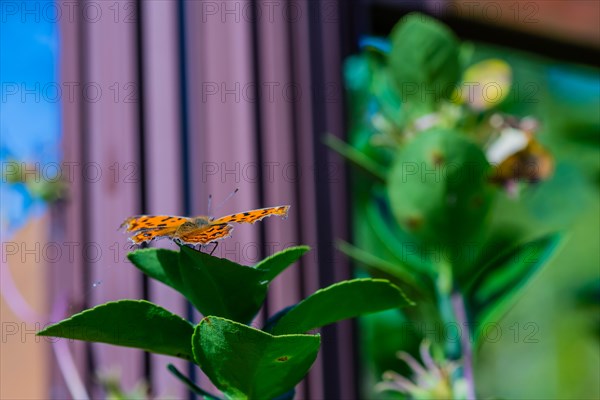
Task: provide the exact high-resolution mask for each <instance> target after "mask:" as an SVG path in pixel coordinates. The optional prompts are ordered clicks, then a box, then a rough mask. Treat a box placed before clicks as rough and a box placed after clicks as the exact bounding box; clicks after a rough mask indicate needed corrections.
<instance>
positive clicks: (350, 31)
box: [334, 1, 367, 398]
mask: <svg viewBox="0 0 600 400" xmlns="http://www.w3.org/2000/svg"><path fill="white" fill-rule="evenodd" d="M338 4H339V7H340V18H339V20H340V25H339V28H340V33H339V35H340V36H339V37H340V46H341V49H342V52H341V57H342V63H341V67H342V68H341V71H340V72H341V75H342V76H341V82H342V85H344V84H345V76H344V60H345V59H346V58H347V57H348V56H350V55H351V54H353V53H355V52H356V51H357V49H358V38H359V32H360V31H361V29H363V24H364V23H365V22H364V21H361V19H362V17H361V16H362V15H367V7H366V6H365V4H364V3H363V2H360V1H359V2H347V1H340V2H339V3H338ZM341 99H342V116H341V119H342V127H343V132H344V133H345V137H344V139H345V140H346V141H347V139H348V131H349V124H348V121H349V115H348V114H349V113H348V110H349V107H348V105H349V104H348V99H347V98H346V91H345V90H342V93H341ZM351 174H352V170H351V168H350V165H349V164H348V162H346V161H344V176H345V177H346V182H345V184H344V189H345V194H346V196H345V199H346V209H345V211H346V212H345V215H344V217H345V218H346V221H347V224H346V232H344V234H345V237H346V238H350V239H351V240H353V237H352V210H353V209H354V207H353V201H352V196H351V191H350V185H351V182H352V179H351V177H352V175H351ZM334 251H337V250H334ZM348 263H349V268H350V274H351V276H350V278H353V276H352V274H353V273H354V270H353V268H352V263H351V262H350V261H348ZM349 323H350V325H351V341H352V342H351V348H352V350H353V351H352V366H353V368H352V376H351V383H350V385H351V386H352V391H353V392H354V393H355V394H356V398H360V394H361V393H362V391H361V390H360V389H361V388H360V385H361V382H362V379H361V378H360V377H361V376H362V375H361V367H360V366H361V365H362V363H361V357H360V352H359V350H358V349H359V346H360V337H359V331H358V319H352V320H350V321H349Z"/></svg>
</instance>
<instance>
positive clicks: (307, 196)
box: [289, 0, 324, 399]
mask: <svg viewBox="0 0 600 400" xmlns="http://www.w3.org/2000/svg"><path fill="white" fill-rule="evenodd" d="M290 4H294V8H295V9H296V10H297V14H295V15H296V17H295V18H293V19H290V21H289V23H290V31H291V32H290V39H291V41H290V46H291V48H292V49H294V51H293V56H292V59H291V63H292V80H293V82H294V83H295V84H296V85H297V86H298V87H299V88H300V89H301V90H302V91H303V95H302V96H300V97H299V99H298V100H297V101H296V102H295V103H294V106H295V107H294V113H295V115H296V121H295V133H296V143H295V145H296V148H297V163H298V169H299V170H301V171H303V172H306V171H311V168H312V167H314V165H315V164H314V161H315V156H314V142H313V140H314V135H313V126H312V121H313V118H314V116H313V110H312V107H311V104H312V103H311V102H312V97H311V94H310V93H311V88H312V87H313V86H312V83H313V82H312V74H311V67H310V65H311V43H310V35H309V32H310V14H309V12H310V11H309V0H300V1H294V2H293V3H290ZM313 171H314V169H313ZM304 176H305V177H304V178H303V179H302V181H301V182H302V183H301V185H300V188H299V196H298V201H299V204H298V212H299V214H300V215H302V216H306V218H304V219H303V222H302V229H301V234H300V242H301V243H305V244H309V245H310V246H311V247H312V248H313V251H312V254H311V255H310V257H305V259H304V260H302V263H301V265H302V275H303V281H304V293H303V297H306V296H307V295H309V294H311V293H313V292H315V291H316V290H317V289H319V287H320V284H319V262H318V261H319V260H318V257H317V220H316V215H317V204H316V196H317V193H316V191H315V181H314V178H315V175H314V173H311V174H305V175H304ZM306 398H310V399H312V398H314V399H322V398H324V381H323V360H322V352H320V353H319V357H318V358H317V360H316V361H315V364H314V365H313V367H312V369H311V371H310V373H309V377H308V392H307V395H306Z"/></svg>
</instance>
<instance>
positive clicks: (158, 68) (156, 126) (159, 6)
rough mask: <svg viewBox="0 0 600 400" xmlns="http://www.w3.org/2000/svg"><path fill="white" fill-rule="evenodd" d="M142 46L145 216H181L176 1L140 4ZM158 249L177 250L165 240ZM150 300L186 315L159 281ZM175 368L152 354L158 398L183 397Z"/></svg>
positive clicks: (181, 364) (168, 360) (183, 368)
mask: <svg viewBox="0 0 600 400" xmlns="http://www.w3.org/2000/svg"><path fill="white" fill-rule="evenodd" d="M138 7H139V10H138V15H139V18H140V23H141V37H140V41H139V42H140V43H139V45H140V46H141V48H142V51H141V54H140V55H141V61H142V70H141V71H140V72H141V74H142V87H141V88H142V90H141V93H142V94H143V101H142V104H141V106H142V108H143V110H142V114H143V115H142V118H143V121H144V125H143V133H142V134H143V137H144V160H145V162H144V179H145V182H146V184H145V193H144V196H145V199H146V200H145V202H144V203H143V204H142V206H143V208H144V209H143V210H141V211H142V212H144V213H148V214H169V215H184V210H183V206H184V201H183V196H184V193H183V190H182V185H183V184H184V179H183V174H182V170H183V163H182V157H181V154H182V151H183V149H182V143H181V142H182V141H181V135H180V132H181V118H180V117H181V113H180V111H179V110H180V107H181V101H180V100H181V93H180V90H179V89H180V85H179V59H180V57H179V56H180V55H179V51H178V46H177V43H178V39H179V36H178V25H177V24H178V8H177V2H175V1H147V2H139V3H138ZM160 246H162V247H167V246H169V247H171V248H173V249H176V246H175V245H174V244H172V243H168V242H166V241H164V242H163V243H161V244H160ZM148 284H149V297H150V299H151V300H152V301H153V302H155V303H156V304H160V305H161V307H164V308H166V309H168V310H169V311H171V312H173V313H176V314H178V315H183V316H185V315H186V312H187V311H186V305H185V300H184V298H183V297H182V296H181V295H180V294H179V293H177V292H176V291H175V290H173V289H171V288H169V287H167V286H165V285H163V284H162V283H159V282H156V281H152V280H149V282H148ZM169 363H172V364H174V365H175V366H176V367H177V368H178V369H179V370H180V371H186V368H187V363H186V362H184V361H182V360H176V359H174V358H173V357H167V356H160V355H152V356H151V367H150V380H151V382H152V384H153V387H152V391H153V393H155V394H156V395H157V396H169V397H171V398H185V396H186V390H185V387H184V386H183V385H182V384H181V382H180V381H179V380H178V379H176V378H175V377H174V376H173V375H172V374H170V373H168V372H167V370H166V366H167V364H169Z"/></svg>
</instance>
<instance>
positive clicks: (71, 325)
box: [38, 300, 194, 361]
mask: <svg viewBox="0 0 600 400" xmlns="http://www.w3.org/2000/svg"><path fill="white" fill-rule="evenodd" d="M193 331H194V328H193V326H192V325H191V324H190V323H189V322H188V321H186V320H184V319H183V318H181V317H179V316H177V315H175V314H172V313H171V312H169V311H167V310H165V309H164V308H162V307H159V306H157V305H156V304H153V303H150V302H148V301H146V300H120V301H111V302H108V303H105V304H101V305H99V306H96V307H94V308H91V309H89V310H85V311H82V312H80V313H79V314H75V315H73V316H72V317H70V318H67V319H65V320H62V321H60V322H58V323H56V324H54V325H50V326H48V327H46V328H45V329H43V330H41V331H40V332H38V335H39V336H54V337H61V338H66V339H77V340H85V341H87V342H99V343H108V344H113V345H115V346H125V347H135V348H138V349H142V350H146V351H149V352H152V353H157V354H166V355H169V356H175V357H180V358H183V359H185V360H190V361H191V360H193V359H194V358H193V355H192V348H191V337H192V333H193Z"/></svg>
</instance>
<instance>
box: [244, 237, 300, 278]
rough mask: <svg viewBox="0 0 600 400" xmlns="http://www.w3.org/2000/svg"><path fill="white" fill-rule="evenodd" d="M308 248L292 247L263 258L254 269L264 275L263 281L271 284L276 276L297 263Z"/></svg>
mask: <svg viewBox="0 0 600 400" xmlns="http://www.w3.org/2000/svg"><path fill="white" fill-rule="evenodd" d="M308 250H310V247H308V246H294V247H288V248H287V249H285V250H282V251H280V252H277V253H275V254H273V255H272V256H270V257H267V258H265V259H264V260H262V261H261V262H259V263H258V264H256V266H255V267H254V269H256V270H258V271H262V272H263V273H264V275H263V280H265V281H268V282H271V281H272V280H273V279H275V277H276V276H277V275H279V274H280V273H281V272H283V271H284V270H285V269H286V268H287V267H289V266H290V265H292V264H293V263H295V262H296V261H298V259H299V258H300V257H302V256H303V255H304V253H306V252H307V251H308Z"/></svg>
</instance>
